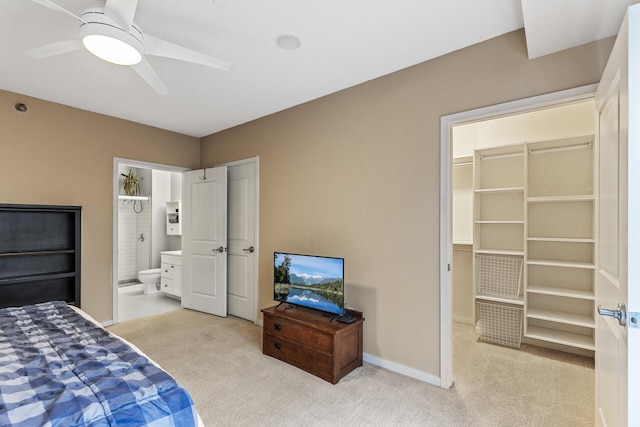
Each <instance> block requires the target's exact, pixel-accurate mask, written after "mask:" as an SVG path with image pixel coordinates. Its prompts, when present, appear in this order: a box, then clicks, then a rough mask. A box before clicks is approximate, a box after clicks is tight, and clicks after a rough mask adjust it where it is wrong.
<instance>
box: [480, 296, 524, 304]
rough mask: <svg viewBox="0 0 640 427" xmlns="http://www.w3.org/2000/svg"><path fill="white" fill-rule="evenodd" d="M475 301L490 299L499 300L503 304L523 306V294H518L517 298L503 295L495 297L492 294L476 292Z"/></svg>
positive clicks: (492, 300)
mask: <svg viewBox="0 0 640 427" xmlns="http://www.w3.org/2000/svg"><path fill="white" fill-rule="evenodd" d="M476 301H491V302H500V303H504V304H513V305H520V306H524V297H523V296H518V297H517V298H505V297H496V296H493V295H484V294H476Z"/></svg>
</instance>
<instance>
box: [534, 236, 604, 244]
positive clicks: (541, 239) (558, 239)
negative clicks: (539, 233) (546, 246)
mask: <svg viewBox="0 0 640 427" xmlns="http://www.w3.org/2000/svg"><path fill="white" fill-rule="evenodd" d="M527 240H528V241H530V242H564V243H595V241H596V239H585V238H578V237H527Z"/></svg>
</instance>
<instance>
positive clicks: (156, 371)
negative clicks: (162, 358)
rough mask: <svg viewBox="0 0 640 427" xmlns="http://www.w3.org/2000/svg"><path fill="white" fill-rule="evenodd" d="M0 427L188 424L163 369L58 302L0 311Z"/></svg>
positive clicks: (186, 406)
mask: <svg viewBox="0 0 640 427" xmlns="http://www.w3.org/2000/svg"><path fill="white" fill-rule="evenodd" d="M0 425H1V426H8V425H12V426H24V427H27V426H28V427H32V426H65V427H67V426H91V427H98V426H114V425H127V426H143V425H148V426H173V425H177V426H194V425H196V412H195V409H194V406H193V402H192V400H191V397H190V396H189V394H188V393H187V392H186V391H185V390H184V389H183V388H181V387H180V386H178V384H177V383H176V381H175V380H174V379H173V378H172V377H171V376H170V375H169V374H168V373H166V372H165V371H163V370H162V369H160V368H158V367H157V366H155V365H153V364H152V363H151V362H150V361H149V360H148V359H147V358H145V357H144V356H142V355H140V354H139V353H137V352H136V351H134V350H133V349H132V348H131V347H130V346H128V345H127V344H125V343H124V342H123V341H121V340H119V339H118V338H116V337H114V336H113V335H111V334H110V333H109V332H107V331H106V330H105V329H102V328H100V327H98V326H96V325H95V324H93V323H92V322H90V321H89V320H86V319H85V318H83V317H82V316H80V315H79V314H78V313H76V312H75V311H74V310H73V309H71V308H70V307H68V306H67V304H66V303H64V302H49V303H43V304H37V305H31V306H25V307H18V308H5V309H0Z"/></svg>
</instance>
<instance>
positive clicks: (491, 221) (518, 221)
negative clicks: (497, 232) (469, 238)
mask: <svg viewBox="0 0 640 427" xmlns="http://www.w3.org/2000/svg"><path fill="white" fill-rule="evenodd" d="M475 223H476V224H524V221H522V220H478V221H475Z"/></svg>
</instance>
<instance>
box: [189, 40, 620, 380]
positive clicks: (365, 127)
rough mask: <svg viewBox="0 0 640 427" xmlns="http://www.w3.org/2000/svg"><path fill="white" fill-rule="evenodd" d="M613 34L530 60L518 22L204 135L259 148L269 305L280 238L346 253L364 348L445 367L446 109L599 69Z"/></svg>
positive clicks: (227, 145) (229, 150)
mask: <svg viewBox="0 0 640 427" xmlns="http://www.w3.org/2000/svg"><path fill="white" fill-rule="evenodd" d="M612 42H613V41H612V40H611V39H609V40H606V41H603V42H599V43H595V44H590V45H586V46H582V47H578V48H574V49H571V50H569V51H565V52H561V53H558V54H554V55H550V56H546V57H542V58H538V59H535V60H528V59H527V54H526V45H525V39H524V32H523V31H516V32H513V33H510V34H507V35H505V36H501V37H498V38H495V39H493V40H490V41H487V42H485V43H482V44H479V45H475V46H472V47H470V48H467V49H463V50H461V51H458V52H455V53H452V54H449V55H446V56H443V57H440V58H437V59H435V60H432V61H428V62H425V63H423V64H420V65H417V66H414V67H411V68H409V69H406V70H403V71H400V72H397V73H394V74H390V75H388V76H385V77H382V78H379V79H376V80H373V81H370V82H367V83H364V84H361V85H359V86H356V87H353V88H350V89H347V90H344V91H341V92H338V93H336V94H333V95H330V96H327V97H324V98H321V99H318V100H315V101H312V102H309V103H306V104H304V105H300V106H298V107H295V108H291V109H289V110H286V111H283V112H280V113H277V114H274V115H271V116H268V117H265V118H262V119H259V120H256V121H253V122H251V123H248V124H245V125H242V126H238V127H236V128H233V129H229V130H227V131H224V132H220V133H217V134H215V135H211V136H209V137H206V138H204V139H203V140H202V146H201V165H202V166H206V167H209V166H212V165H214V164H219V163H224V162H228V161H233V160H239V159H243V158H247V157H252V156H256V155H258V156H260V266H259V281H260V290H259V306H260V307H266V306H269V305H272V304H273V301H272V289H271V288H272V283H271V282H272V276H273V272H272V267H273V261H272V253H273V252H274V251H292V252H301V253H312V254H321V255H322V254H324V255H333V256H343V257H344V258H345V264H346V272H345V273H346V299H347V302H348V303H349V305H352V306H354V307H355V308H357V309H360V310H363V311H364V313H365V317H366V322H365V328H364V329H365V343H364V350H365V352H366V353H368V354H370V355H371V356H373V357H376V358H380V359H382V360H385V361H390V362H393V363H397V364H400V365H404V366H406V367H408V368H411V369H415V370H417V371H420V372H423V373H426V374H428V375H429V374H430V375H433V376H436V377H437V376H439V369H440V360H439V353H440V349H439V345H438V343H439V340H440V336H439V330H440V309H439V298H440V296H439V281H440V277H439V214H440V206H439V185H440V183H439V182H440V170H439V162H440V118H441V117H442V116H443V115H448V114H452V113H457V112H461V111H466V110H471V109H475V108H479V107H483V106H488V105H493V104H498V103H502V102H507V101H512V100H515V99H521V98H526V97H530V96H534V95H540V94H544V93H549V92H555V91H559V90H563V89H568V88H573V87H578V86H583V85H587V84H591V83H594V82H597V81H598V80H599V77H600V74H601V72H602V70H603V68H604V64H605V62H606V59H607V58H608V55H609V52H610V49H611V47H612ZM310 84H313V82H310Z"/></svg>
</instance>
